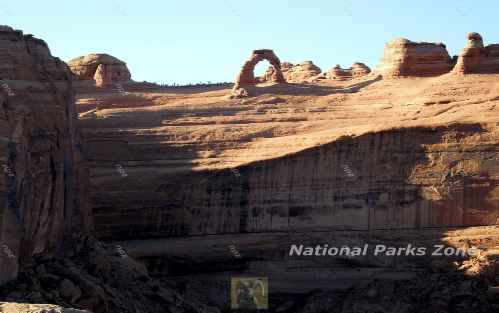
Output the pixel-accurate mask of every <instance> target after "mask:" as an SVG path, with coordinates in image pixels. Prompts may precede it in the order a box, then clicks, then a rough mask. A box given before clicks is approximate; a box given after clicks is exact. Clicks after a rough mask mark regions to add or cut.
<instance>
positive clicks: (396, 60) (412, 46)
mask: <svg viewBox="0 0 499 313" xmlns="http://www.w3.org/2000/svg"><path fill="white" fill-rule="evenodd" d="M452 66H453V64H452V61H451V58H450V56H449V53H448V52H447V49H446V47H445V45H444V44H441V43H428V42H413V41H410V40H407V39H405V38H398V39H394V40H392V41H390V42H388V43H386V45H385V51H384V54H383V57H382V59H381V61H380V64H379V65H378V67H377V68H376V72H377V73H378V74H381V75H383V76H384V77H409V76H416V77H417V76H419V77H421V76H423V77H424V76H439V75H442V74H446V73H449V72H450V71H451V69H452Z"/></svg>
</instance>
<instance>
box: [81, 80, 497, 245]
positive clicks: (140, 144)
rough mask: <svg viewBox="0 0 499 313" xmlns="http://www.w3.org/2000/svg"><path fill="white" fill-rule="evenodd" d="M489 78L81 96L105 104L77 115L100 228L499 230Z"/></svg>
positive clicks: (493, 95)
mask: <svg viewBox="0 0 499 313" xmlns="http://www.w3.org/2000/svg"><path fill="white" fill-rule="evenodd" d="M496 79H497V77H496V76H491V77H485V78H480V79H479V78H474V77H470V78H466V77H452V78H447V77H442V78H440V77H436V78H425V79H423V80H418V79H411V78H408V79H406V80H397V81H393V82H392V81H390V80H380V79H374V78H373V77H368V76H366V78H365V80H364V81H355V82H349V81H325V82H323V83H321V84H316V85H310V86H303V85H286V84H277V85H272V86H263V87H255V90H254V92H260V94H256V95H255V96H254V97H252V98H250V99H244V100H236V99H225V98H224V97H225V95H226V93H225V92H227V90H225V91H224V90H220V91H211V92H207V93H195V94H184V95H178V94H174V93H173V94H172V93H168V92H167V91H165V92H166V93H164V94H163V93H154V94H138V93H135V94H133V95H128V96H126V97H123V98H122V99H123V100H122V104H119V103H117V101H118V100H117V99H112V100H111V99H110V100H106V99H105V98H99V97H98V95H96V98H94V99H91V98H87V99H83V98H82V99H80V103H81V106H82V107H83V106H88V105H90V104H91V103H92V101H93V102H95V101H100V102H99V107H100V109H99V111H98V117H91V116H86V117H85V118H82V119H81V120H80V126H81V128H82V133H83V136H84V141H85V150H86V151H87V153H88V158H89V160H91V162H90V163H89V165H90V177H91V186H90V197H89V199H90V202H91V207H92V209H93V214H94V215H93V216H94V219H95V226H96V232H97V234H98V236H100V237H101V238H110V239H112V238H121V239H124V238H130V239H132V238H139V237H143V238H146V237H162V236H180V235H182V236H189V235H208V234H224V233H240V232H252V233H253V232H254V233H260V232H271V231H286V232H287V231H298V230H303V231H311V230H318V229H323V230H335V229H350V230H372V229H385V228H390V229H403V228H414V229H419V228H425V227H444V226H445V227H458V226H474V225H493V224H496V223H497V219H498V217H499V216H498V210H499V207H498V205H499V201H498V196H499V195H498V193H497V183H498V178H497V177H498V176H497V175H498V172H497V171H498V155H497V148H498V142H497V140H498V132H497V131H498V129H497V125H496V124H495V123H497V122H499V120H498V119H499V115H498V114H497V110H498V107H497V106H496V102H497V99H499V93H497V89H495V88H493V87H492V86H494V84H495V83H496ZM470 94H473V95H474V96H473V99H470V98H469V95H470ZM132 97H133V101H131V99H132ZM141 98H142V100H141ZM148 103H149V104H150V105H149V106H148V105H147V104H148ZM120 106H121V107H120ZM82 111H83V109H82ZM229 112H230V113H229ZM479 112H482V113H479ZM469 114H471V116H472V117H470V115H469ZM331 125H335V126H334V127H332V126H331ZM118 164H119V166H120V169H121V168H122V169H123V170H124V171H125V172H126V173H127V175H126V176H125V177H123V176H122V175H121V174H120V171H121V170H120V171H118V170H117V168H116V167H117V166H118ZM144 177H147V178H148V179H147V180H145V179H144ZM139 186H140V187H139ZM469 194H475V195H480V196H473V197H471V196H468V195H469ZM123 207H126V208H127V209H126V210H123ZM145 208H147V209H145Z"/></svg>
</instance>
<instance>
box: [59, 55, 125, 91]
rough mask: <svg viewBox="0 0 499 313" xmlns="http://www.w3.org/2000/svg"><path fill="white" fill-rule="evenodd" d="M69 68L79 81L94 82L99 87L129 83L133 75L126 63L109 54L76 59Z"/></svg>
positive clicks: (69, 64)
mask: <svg viewBox="0 0 499 313" xmlns="http://www.w3.org/2000/svg"><path fill="white" fill-rule="evenodd" d="M68 66H69V68H70V69H71V71H72V72H73V74H74V75H75V76H76V77H77V79H79V80H94V81H95V84H96V85H97V86H99V87H101V86H106V85H110V84H116V83H120V82H129V81H130V80H131V79H132V75H131V74H130V71H129V70H128V67H127V66H126V63H125V62H123V61H121V60H119V59H117V58H115V57H113V56H111V55H108V54H103V53H98V54H88V55H85V56H81V57H78V58H74V59H72V60H71V61H69V62H68Z"/></svg>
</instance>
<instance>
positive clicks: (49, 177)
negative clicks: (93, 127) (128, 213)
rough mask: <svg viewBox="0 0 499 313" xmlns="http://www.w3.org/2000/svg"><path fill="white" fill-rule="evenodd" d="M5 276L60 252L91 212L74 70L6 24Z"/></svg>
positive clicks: (0, 154)
mask: <svg viewBox="0 0 499 313" xmlns="http://www.w3.org/2000/svg"><path fill="white" fill-rule="evenodd" d="M0 47H1V48H0V52H1V54H2V57H1V58H0V77H1V78H2V81H1V87H2V89H1V90H0V103H1V106H2V110H1V114H0V139H1V140H0V160H1V163H2V164H1V166H2V170H3V172H4V179H2V180H1V181H0V201H1V203H2V205H1V207H2V210H1V211H0V219H1V223H0V245H1V253H2V255H1V257H0V283H3V282H5V281H8V280H11V279H13V278H15V277H16V275H17V272H18V267H19V265H21V266H22V265H23V264H25V263H29V262H30V260H31V259H32V257H33V256H34V255H45V256H50V255H54V254H56V253H57V252H58V251H59V249H60V248H61V247H62V245H63V243H64V240H65V239H69V238H71V234H72V233H75V232H78V231H81V230H82V229H84V228H86V227H87V226H89V224H86V222H83V221H84V220H86V221H88V220H87V219H85V217H86V215H85V212H86V211H85V209H84V199H83V197H82V194H83V193H84V192H85V188H86V187H85V184H84V182H83V181H84V180H85V171H84V169H83V167H82V158H81V154H80V150H79V147H80V144H79V137H78V133H77V131H76V128H75V119H76V113H75V108H74V94H73V89H72V87H71V79H70V75H71V74H70V71H69V69H68V68H67V66H66V64H65V63H64V62H62V61H61V60H59V59H58V58H55V57H53V56H52V55H51V54H50V51H49V48H48V46H47V44H46V43H45V42H44V41H42V40H40V39H36V38H34V37H33V36H32V35H23V33H22V31H19V30H13V29H12V28H10V27H8V26H1V27H0Z"/></svg>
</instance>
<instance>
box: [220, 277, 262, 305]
mask: <svg viewBox="0 0 499 313" xmlns="http://www.w3.org/2000/svg"><path fill="white" fill-rule="evenodd" d="M268 286H269V283H268V279H267V277H232V278H231V289H230V298H231V299H230V307H231V309H233V310H238V309H244V310H266V309H268V307H269V298H268V291H269V289H268Z"/></svg>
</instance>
